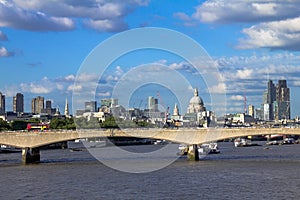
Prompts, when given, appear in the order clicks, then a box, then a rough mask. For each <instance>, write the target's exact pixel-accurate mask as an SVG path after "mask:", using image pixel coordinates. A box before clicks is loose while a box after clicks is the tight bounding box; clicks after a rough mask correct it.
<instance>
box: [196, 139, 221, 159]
mask: <svg viewBox="0 0 300 200" xmlns="http://www.w3.org/2000/svg"><path fill="white" fill-rule="evenodd" d="M198 153H199V159H202V158H203V157H204V156H206V155H207V154H218V153H220V149H219V147H218V144H217V143H215V142H212V143H208V144H201V145H200V147H199V148H198Z"/></svg>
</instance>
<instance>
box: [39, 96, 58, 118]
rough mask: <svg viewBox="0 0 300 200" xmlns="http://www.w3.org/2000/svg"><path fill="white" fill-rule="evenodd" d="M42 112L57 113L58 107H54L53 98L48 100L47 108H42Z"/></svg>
mask: <svg viewBox="0 0 300 200" xmlns="http://www.w3.org/2000/svg"><path fill="white" fill-rule="evenodd" d="M41 113H45V114H48V115H55V113H56V109H55V108H52V101H51V100H49V99H48V100H46V108H44V109H42V110H41Z"/></svg>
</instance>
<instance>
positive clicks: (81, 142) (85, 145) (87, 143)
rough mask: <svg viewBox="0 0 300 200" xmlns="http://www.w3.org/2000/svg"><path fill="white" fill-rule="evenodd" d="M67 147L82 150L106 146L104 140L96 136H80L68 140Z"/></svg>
mask: <svg viewBox="0 0 300 200" xmlns="http://www.w3.org/2000/svg"><path fill="white" fill-rule="evenodd" d="M67 144H68V148H69V149H71V150H73V151H74V150H75V151H76V150H82V149H89V148H101V147H105V146H106V141H105V140H103V139H97V138H81V139H76V140H74V141H68V142H67Z"/></svg>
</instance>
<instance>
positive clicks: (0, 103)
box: [0, 92, 5, 115]
mask: <svg viewBox="0 0 300 200" xmlns="http://www.w3.org/2000/svg"><path fill="white" fill-rule="evenodd" d="M4 114H5V95H3V94H2V93H1V92H0V115H4Z"/></svg>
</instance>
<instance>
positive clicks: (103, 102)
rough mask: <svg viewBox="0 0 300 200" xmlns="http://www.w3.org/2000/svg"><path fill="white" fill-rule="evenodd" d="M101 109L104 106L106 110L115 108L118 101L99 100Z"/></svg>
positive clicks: (112, 99) (110, 99)
mask: <svg viewBox="0 0 300 200" xmlns="http://www.w3.org/2000/svg"><path fill="white" fill-rule="evenodd" d="M100 104H101V107H103V106H106V107H108V108H110V107H115V106H117V105H118V99H114V98H108V99H101V100H100Z"/></svg>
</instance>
